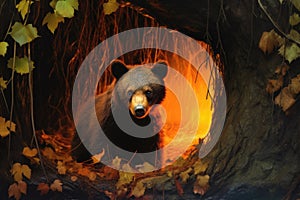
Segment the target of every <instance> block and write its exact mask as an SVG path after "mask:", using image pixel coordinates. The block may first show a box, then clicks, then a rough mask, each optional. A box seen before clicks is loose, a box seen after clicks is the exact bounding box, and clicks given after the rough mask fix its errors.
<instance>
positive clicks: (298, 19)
mask: <svg viewBox="0 0 300 200" xmlns="http://www.w3.org/2000/svg"><path fill="white" fill-rule="evenodd" d="M289 22H290V25H292V26H295V25H297V24H299V22H300V17H299V15H298V14H297V13H294V14H293V15H291V16H290V18H289Z"/></svg>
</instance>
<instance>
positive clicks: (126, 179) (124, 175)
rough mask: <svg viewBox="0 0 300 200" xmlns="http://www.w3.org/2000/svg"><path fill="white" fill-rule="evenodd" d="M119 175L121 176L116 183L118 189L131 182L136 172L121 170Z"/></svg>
mask: <svg viewBox="0 0 300 200" xmlns="http://www.w3.org/2000/svg"><path fill="white" fill-rule="evenodd" d="M119 176H120V178H119V180H118V182H117V183H116V187H117V189H119V188H121V187H122V186H124V185H127V184H129V183H131V181H132V180H133V177H134V173H129V172H123V171H120V172H119Z"/></svg>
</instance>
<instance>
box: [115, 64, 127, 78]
mask: <svg viewBox="0 0 300 200" xmlns="http://www.w3.org/2000/svg"><path fill="white" fill-rule="evenodd" d="M111 72H112V74H113V75H114V77H116V79H120V78H121V77H122V76H123V75H124V74H125V73H126V72H128V68H127V67H126V65H125V64H124V63H123V62H122V61H120V60H116V61H114V62H113V63H112V64H111Z"/></svg>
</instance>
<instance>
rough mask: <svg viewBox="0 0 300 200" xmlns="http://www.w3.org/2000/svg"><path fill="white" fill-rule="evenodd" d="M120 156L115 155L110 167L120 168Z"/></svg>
mask: <svg viewBox="0 0 300 200" xmlns="http://www.w3.org/2000/svg"><path fill="white" fill-rule="evenodd" d="M121 160H122V159H121V158H119V157H118V156H116V157H115V158H114V159H113V160H112V167H113V168H114V169H120V166H121Z"/></svg>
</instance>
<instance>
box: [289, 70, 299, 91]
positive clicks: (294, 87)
mask: <svg viewBox="0 0 300 200" xmlns="http://www.w3.org/2000/svg"><path fill="white" fill-rule="evenodd" d="M288 88H289V91H290V92H291V94H292V95H293V96H297V95H298V94H299V93H300V74H298V75H297V77H295V78H292V80H291V83H290V84H289V85H288Z"/></svg>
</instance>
